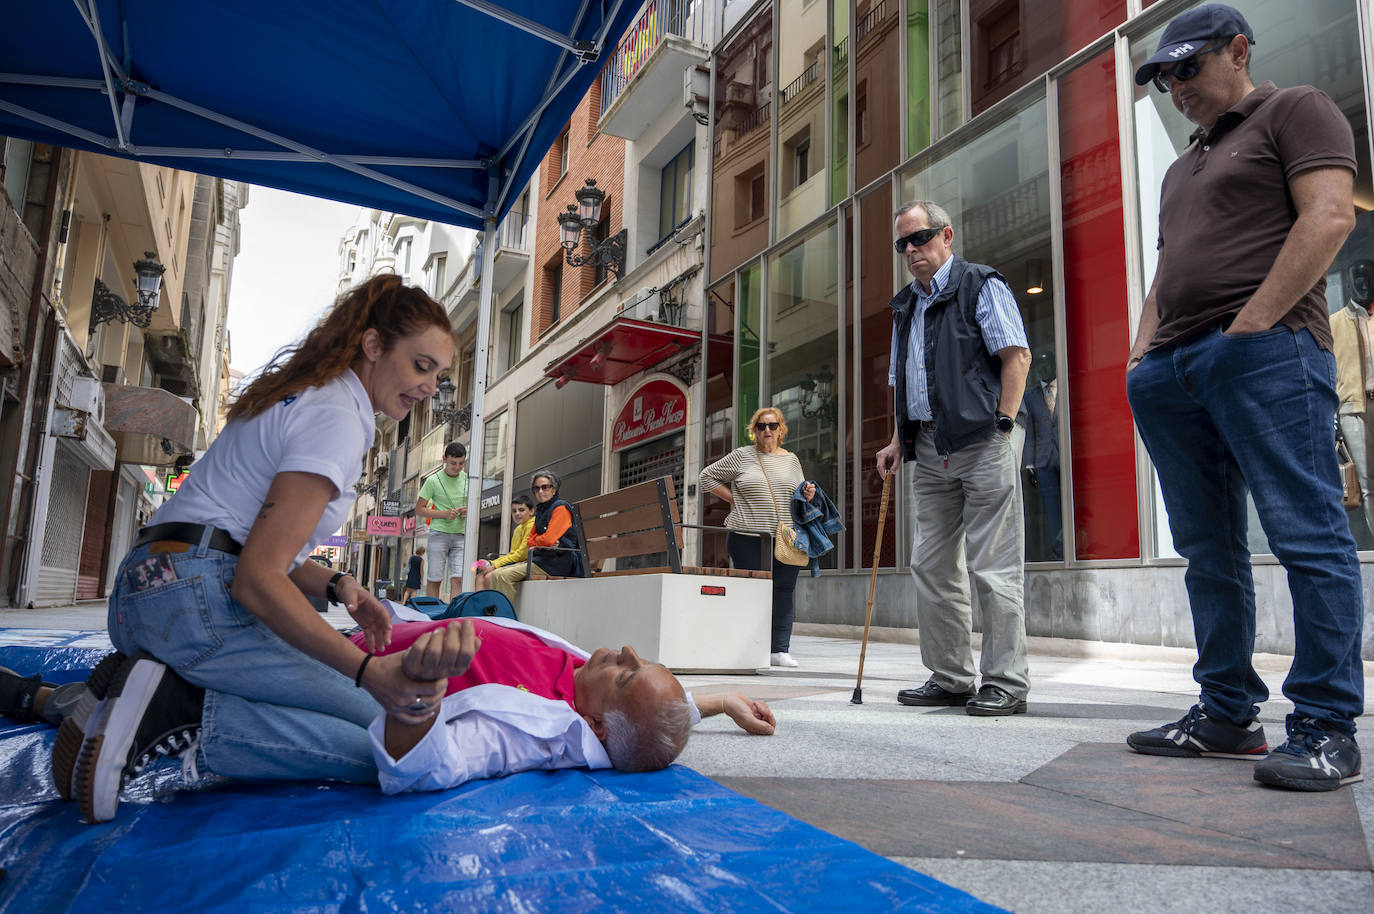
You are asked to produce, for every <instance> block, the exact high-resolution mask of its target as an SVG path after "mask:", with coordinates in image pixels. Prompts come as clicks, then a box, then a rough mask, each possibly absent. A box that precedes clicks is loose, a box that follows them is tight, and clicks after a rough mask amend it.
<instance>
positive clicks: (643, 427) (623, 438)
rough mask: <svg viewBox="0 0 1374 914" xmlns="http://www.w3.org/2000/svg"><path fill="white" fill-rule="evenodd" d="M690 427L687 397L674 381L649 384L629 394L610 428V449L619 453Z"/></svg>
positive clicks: (659, 381) (650, 382) (658, 381)
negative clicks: (627, 400)
mask: <svg viewBox="0 0 1374 914" xmlns="http://www.w3.org/2000/svg"><path fill="white" fill-rule="evenodd" d="M686 425H687V394H686V393H685V392H683V390H682V388H680V387H678V386H677V385H676V384H674V383H673V382H672V381H665V380H662V379H660V380H657V381H649V382H648V383H646V384H645V385H644V386H642V387H640V388H639V390H636V391H635V392H634V393H633V394H631V395H630V400H629V402H628V403H626V404H625V406H624V407H623V408H622V409H621V410H620V415H618V416H616V417H615V423H614V424H613V425H612V426H611V450H613V451H619V450H622V449H624V448H627V447H630V446H631V445H634V444H639V443H640V442H642V441H648V440H649V439H650V438H657V437H658V436H659V435H665V434H667V433H668V432H675V431H677V430H678V429H680V428H684V427H686Z"/></svg>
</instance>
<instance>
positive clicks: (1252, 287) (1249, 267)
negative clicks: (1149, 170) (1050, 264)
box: [1149, 82, 1355, 350]
mask: <svg viewBox="0 0 1374 914" xmlns="http://www.w3.org/2000/svg"><path fill="white" fill-rule="evenodd" d="M1331 166H1339V167H1342V168H1348V169H1350V170H1351V171H1352V172H1354V171H1355V136H1354V134H1353V133H1352V132H1351V129H1350V122H1349V121H1347V120H1346V118H1345V115H1344V114H1342V113H1341V110H1340V109H1339V108H1337V107H1336V103H1335V102H1333V101H1332V100H1331V98H1330V97H1329V96H1327V95H1326V93H1324V92H1321V91H1320V90H1318V89H1314V88H1313V87H1311V86H1297V87H1295V88H1292V89H1278V88H1276V87H1275V86H1274V84H1273V83H1272V82H1266V83H1264V84H1263V85H1261V86H1258V87H1257V88H1256V89H1255V90H1254V91H1253V92H1251V93H1250V94H1249V95H1247V96H1245V98H1243V99H1241V101H1240V103H1239V104H1237V105H1236V106H1235V107H1234V108H1232V109H1231V110H1230V111H1227V112H1226V113H1225V114H1223V115H1222V116H1221V117H1220V118H1218V119H1217V123H1216V126H1215V127H1213V129H1212V131H1211V133H1210V134H1205V133H1204V132H1203V131H1202V130H1198V131H1197V133H1194V134H1193V137H1192V140H1191V141H1190V145H1189V146H1188V148H1187V149H1186V150H1185V151H1184V153H1183V154H1182V155H1181V156H1179V157H1178V159H1177V160H1176V161H1175V162H1174V164H1173V165H1171V166H1169V171H1168V172H1167V173H1166V174H1165V175H1164V188H1163V190H1162V192H1161V193H1160V202H1159V255H1160V256H1159V268H1158V271H1159V272H1158V277H1159V282H1158V285H1157V286H1156V289H1155V300H1156V303H1157V305H1158V308H1159V330H1158V331H1157V332H1156V333H1155V336H1154V340H1153V341H1152V342H1151V343H1150V347H1149V348H1150V349H1159V348H1161V347H1163V346H1168V345H1170V344H1172V343H1177V342H1179V341H1181V340H1185V339H1187V338H1189V337H1191V336H1195V335H1197V334H1198V333H1201V332H1203V331H1204V330H1206V329H1207V328H1209V327H1212V326H1215V325H1216V324H1217V323H1218V322H1220V321H1221V320H1222V319H1223V318H1226V317H1228V316H1233V315H1235V314H1236V313H1237V312H1238V311H1240V309H1241V308H1243V307H1244V306H1245V303H1246V302H1248V301H1249V300H1250V297H1251V296H1252V295H1254V294H1255V291H1256V290H1257V289H1258V288H1259V286H1260V283H1262V282H1264V278H1265V277H1266V276H1267V275H1268V274H1269V269H1270V267H1272V266H1273V264H1274V258H1275V257H1277V256H1278V253H1279V248H1281V247H1283V243H1284V241H1286V240H1287V238H1288V233H1289V231H1291V230H1292V228H1293V223H1294V221H1295V220H1296V219H1297V211H1296V210H1295V209H1294V208H1293V201H1292V199H1291V198H1290V196H1289V192H1288V182H1289V181H1290V180H1291V179H1292V178H1293V177H1294V176H1295V175H1298V174H1301V173H1302V172H1304V171H1308V170H1310V169H1313V168H1323V167H1331ZM1352 205H1353V204H1352ZM1326 315H1327V308H1326V280H1325V279H1324V278H1323V279H1321V280H1318V282H1317V284H1316V285H1315V286H1313V287H1312V288H1311V289H1310V290H1308V292H1307V294H1306V295H1304V296H1303V297H1302V298H1301V299H1300V300H1299V301H1297V302H1296V303H1295V304H1294V305H1293V308H1292V310H1290V311H1289V312H1288V313H1287V314H1285V315H1284V316H1283V318H1281V320H1282V322H1283V323H1284V324H1285V325H1286V326H1288V327H1291V328H1292V329H1293V330H1294V331H1297V330H1300V329H1302V328H1303V327H1306V328H1307V329H1308V330H1309V331H1311V333H1312V336H1313V337H1314V338H1315V339H1316V341H1317V345H1318V346H1320V347H1321V348H1323V349H1327V350H1329V349H1330V348H1331V325H1330V323H1329V321H1328V320H1327V316H1326Z"/></svg>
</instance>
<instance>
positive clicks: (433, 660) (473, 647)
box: [401, 619, 482, 682]
mask: <svg viewBox="0 0 1374 914" xmlns="http://www.w3.org/2000/svg"><path fill="white" fill-rule="evenodd" d="M481 647H482V639H481V638H478V637H477V629H476V628H474V627H473V624H472V620H471V619H464V620H463V621H461V622H457V623H454V622H450V623H449V624H448V625H446V626H444V627H443V628H436V629H432V630H431V631H427V632H425V633H424V634H423V635H421V636H420V637H418V638H416V639H415V643H414V644H412V645H411V646H410V647H408V648H406V652H405V656H404V657H402V658H401V669H402V670H403V671H404V672H405V674H406V675H407V676H409V677H410V678H411V679H416V680H419V681H421V682H429V681H431V680H435V679H448V678H449V677H450V676H461V675H463V674H464V673H466V672H467V671H468V667H469V666H471V665H472V658H473V657H475V656H477V651H478V650H479V649H480V648H481Z"/></svg>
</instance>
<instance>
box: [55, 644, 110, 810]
mask: <svg viewBox="0 0 1374 914" xmlns="http://www.w3.org/2000/svg"><path fill="white" fill-rule="evenodd" d="M127 659H129V658H128V657H126V656H125V655H124V654H121V653H119V652H118V651H115V652H114V653H113V654H106V655H105V656H104V657H102V658H101V659H100V662H99V663H97V664H96V665H95V669H94V670H91V675H90V676H87V677H86V690H85V691H84V692H82V694H81V698H80V699H79V700H78V701H77V703H76V708H75V709H73V711H72V713H71V714H70V715H68V716H67V717H65V718H63V720H62V723H61V724H60V725H59V726H58V728H57V739H55V740H53V744H52V762H51V765H50V767H51V770H52V783H53V786H54V787H56V788H57V794H58V796H60V797H61V798H62V799H64V800H70V799H72V797H73V796H75V793H74V787H73V785H72V775H73V774H74V773H75V772H76V760H77V759H78V758H80V756H81V744H82V743H84V742H85V741H86V734H87V733H88V732H89V731H92V730H94V729H95V728H96V727H98V726H99V724H100V717H99V715H98V714H97V712H98V711H103V709H104V705H103V702H104V701H105V696H106V694H108V692H109V690H110V683H111V682H112V681H113V680H114V677H115V674H116V673H118V672H119V668H120V667H121V666H123V664H124V661H125V660H127Z"/></svg>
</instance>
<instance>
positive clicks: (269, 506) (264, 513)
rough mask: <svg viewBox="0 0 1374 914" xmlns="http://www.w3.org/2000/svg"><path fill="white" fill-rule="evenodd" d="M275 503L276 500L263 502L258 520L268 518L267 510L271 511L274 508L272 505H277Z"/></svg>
mask: <svg viewBox="0 0 1374 914" xmlns="http://www.w3.org/2000/svg"><path fill="white" fill-rule="evenodd" d="M275 504H276V502H274V501H269V502H266V503H265V504H263V506H262V510H261V511H259V512H258V520H263V519H264V518H266V517H267V512H268V511H270V510H272V506H273V505H275Z"/></svg>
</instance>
